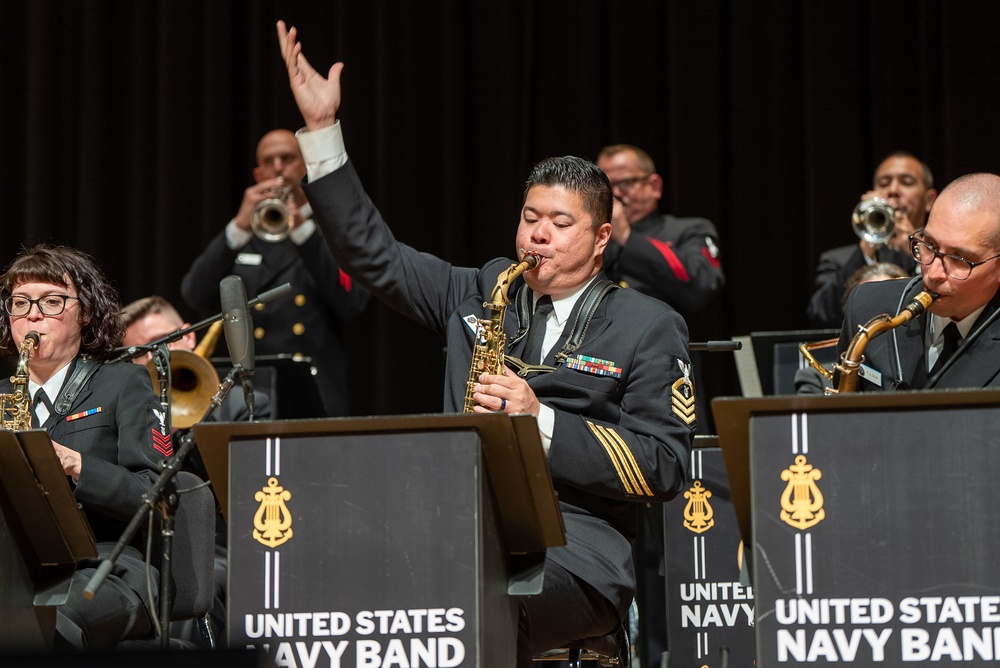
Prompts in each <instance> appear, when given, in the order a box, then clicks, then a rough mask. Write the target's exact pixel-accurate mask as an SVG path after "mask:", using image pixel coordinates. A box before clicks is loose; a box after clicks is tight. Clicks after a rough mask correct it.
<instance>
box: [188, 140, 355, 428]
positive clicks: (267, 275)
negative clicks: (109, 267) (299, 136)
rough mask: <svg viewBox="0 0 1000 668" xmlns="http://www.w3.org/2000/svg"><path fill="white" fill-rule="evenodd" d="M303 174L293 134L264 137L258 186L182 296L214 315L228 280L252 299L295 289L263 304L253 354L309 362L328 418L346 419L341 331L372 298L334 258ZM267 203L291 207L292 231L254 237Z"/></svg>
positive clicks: (256, 315)
mask: <svg viewBox="0 0 1000 668" xmlns="http://www.w3.org/2000/svg"><path fill="white" fill-rule="evenodd" d="M305 174H306V168H305V164H304V163H303V162H302V154H301V153H300V152H299V145H298V142H296V140H295V135H293V134H292V133H291V132H289V131H288V130H272V131H271V132H268V133H267V134H265V135H264V137H263V138H262V139H261V140H260V142H259V143H258V144H257V166H256V167H254V170H253V179H254V182H255V183H254V184H253V185H252V186H250V187H248V188H247V189H246V190H245V191H244V193H243V200H242V201H241V202H240V207H239V210H237V212H236V215H235V216H234V217H233V219H232V220H231V221H229V223H228V224H227V225H226V227H225V229H223V230H222V231H221V232H220V233H219V234H217V235H216V236H215V238H214V239H212V241H211V242H210V243H209V245H208V247H206V248H205V250H204V251H202V253H201V255H199V256H198V257H197V258H196V259H195V261H194V263H193V264H192V265H191V268H190V269H189V270H188V272H187V274H186V275H185V276H184V279H183V280H182V282H181V294H182V295H183V296H184V301H185V302H187V304H188V306H190V307H191V308H193V309H196V310H198V311H201V312H203V313H205V314H208V313H211V312H215V311H218V310H219V309H220V308H221V303H220V299H219V282H220V281H221V280H222V279H223V278H224V277H226V276H227V275H229V274H237V275H238V276H240V277H241V278H242V279H243V283H244V285H245V286H246V291H247V293H248V294H259V293H261V292H264V291H265V290H269V289H271V288H274V287H277V286H279V285H281V284H282V283H290V284H291V286H292V290H293V292H292V297H290V298H283V299H280V300H276V301H274V302H273V303H271V304H267V306H266V308H265V305H264V304H258V305H257V307H256V310H255V311H254V312H253V313H252V316H253V322H254V337H255V338H256V342H255V344H254V349H255V351H256V354H258V355H278V354H289V355H302V356H304V357H308V358H311V360H312V363H313V366H314V367H315V369H316V375H315V378H316V386H317V388H318V389H319V393H320V396H321V398H322V400H323V406H324V408H325V411H324V415H325V416H331V417H333V416H342V415H348V414H350V402H349V397H348V391H347V367H348V360H347V352H346V350H345V343H344V336H343V331H342V330H343V328H344V325H345V323H347V322H349V321H350V320H353V319H354V318H355V317H356V316H357V315H358V314H360V313H361V311H363V310H364V308H365V306H366V305H367V304H368V293H367V292H365V290H364V289H363V288H361V287H359V286H357V285H355V284H354V283H353V282H352V281H351V277H350V276H348V275H347V274H345V273H344V272H343V271H341V270H340V267H339V266H338V264H337V262H336V261H335V260H334V259H333V256H332V255H330V249H329V247H328V246H327V245H326V241H325V240H324V239H323V233H322V232H321V231H320V230H319V229H318V228H317V227H316V223H315V222H313V220H312V209H311V208H310V206H309V202H308V201H307V200H306V196H305V193H304V192H303V190H302V186H301V181H302V178H303V177H304V176H305ZM289 189H290V190H289ZM286 193H287V196H286ZM263 202H268V203H269V204H271V205H273V204H275V202H282V203H284V204H285V205H286V207H287V209H288V217H289V222H288V225H287V232H286V233H269V234H264V235H263V236H264V237H266V238H261V237H258V236H257V235H256V234H255V233H254V231H253V229H252V228H253V227H254V225H253V220H254V214H255V212H257V213H258V214H259V213H260V211H259V207H260V205H261V204H262V203H263ZM275 208H277V207H275ZM275 227H281V226H280V225H279V226H275ZM258 229H259V228H258ZM272 232H273V230H272ZM310 417H322V416H321V415H316V416H310Z"/></svg>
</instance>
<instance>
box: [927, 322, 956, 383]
mask: <svg viewBox="0 0 1000 668" xmlns="http://www.w3.org/2000/svg"><path fill="white" fill-rule="evenodd" d="M961 340H962V335H961V334H960V333H959V331H958V325H956V324H955V323H954V322H949V323H948V325H947V327H945V328H944V346H943V347H942V348H941V352H940V353H938V357H937V361H936V362H934V366H933V367H932V368H931V370H930V373H929V374H928V378H931V377H933V376H934V374H936V373H937V372H938V370H940V369H941V367H943V366H944V363H945V362H947V361H948V358H949V357H951V356H952V355H954V354H955V351H956V350H958V344H959V342H960V341H961Z"/></svg>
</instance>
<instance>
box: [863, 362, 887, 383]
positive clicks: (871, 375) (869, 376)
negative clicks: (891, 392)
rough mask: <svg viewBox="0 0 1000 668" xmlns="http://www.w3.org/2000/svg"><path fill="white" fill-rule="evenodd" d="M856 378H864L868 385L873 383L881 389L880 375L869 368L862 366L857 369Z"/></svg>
mask: <svg viewBox="0 0 1000 668" xmlns="http://www.w3.org/2000/svg"><path fill="white" fill-rule="evenodd" d="M858 376H859V377H861V378H864V379H865V380H867V381H868V382H869V383H875V384H876V385H878V386H879V387H882V374H881V372H879V371H876V370H875V369H873V368H871V367H870V366H867V365H865V364H862V365H861V368H860V369H858Z"/></svg>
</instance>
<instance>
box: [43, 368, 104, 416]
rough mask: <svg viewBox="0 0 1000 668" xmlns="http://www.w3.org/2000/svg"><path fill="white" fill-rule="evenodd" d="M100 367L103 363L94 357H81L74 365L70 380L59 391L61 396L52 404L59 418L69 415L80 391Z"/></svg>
mask: <svg viewBox="0 0 1000 668" xmlns="http://www.w3.org/2000/svg"><path fill="white" fill-rule="evenodd" d="M100 366H101V362H98V361H97V360H95V359H93V358H92V357H81V358H80V359H78V360H77V361H76V362H75V363H74V365H73V370H72V371H70V374H69V378H68V379H67V380H66V382H65V383H63V386H62V389H61V390H59V396H57V397H56V400H55V401H54V402H53V403H52V405H53V407H54V409H55V412H56V414H57V415H58V416H59V417H62V416H64V415H66V413H69V408H70V406H72V405H73V402H74V401H75V400H76V397H77V396H78V395H79V394H80V390H81V389H83V387H84V386H85V385H86V384H87V381H89V380H90V377H91V376H93V375H94V373H96V372H97V369H98V368H99V367H100Z"/></svg>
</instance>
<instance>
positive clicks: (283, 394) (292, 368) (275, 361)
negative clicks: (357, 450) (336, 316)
mask: <svg viewBox="0 0 1000 668" xmlns="http://www.w3.org/2000/svg"><path fill="white" fill-rule="evenodd" d="M254 361H255V366H256V369H255V371H254V378H253V384H254V388H255V389H257V390H258V391H260V392H263V393H265V394H267V395H268V397H269V398H270V399H271V419H272V420H278V419H281V420H301V419H307V418H315V417H318V416H321V415H325V414H326V409H325V408H324V407H323V398H322V396H321V395H320V392H319V386H318V385H317V384H316V376H314V375H313V364H312V358H311V357H304V356H301V355H288V354H281V355H257V357H256V358H255V360H254ZM212 364H213V365H214V366H215V368H216V371H218V372H219V377H220V378H222V377H223V376H225V375H226V373H228V372H229V369H231V368H232V364H233V363H232V361H231V360H230V359H229V358H227V357H213V358H212Z"/></svg>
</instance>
